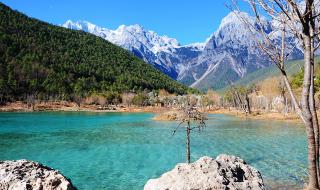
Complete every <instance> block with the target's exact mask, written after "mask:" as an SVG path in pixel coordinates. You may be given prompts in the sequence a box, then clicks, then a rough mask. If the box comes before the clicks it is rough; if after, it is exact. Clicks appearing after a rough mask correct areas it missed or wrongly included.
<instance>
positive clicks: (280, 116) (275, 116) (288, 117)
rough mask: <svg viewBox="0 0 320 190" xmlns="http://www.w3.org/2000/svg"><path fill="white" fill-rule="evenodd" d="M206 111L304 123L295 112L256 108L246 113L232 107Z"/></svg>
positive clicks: (248, 117)
mask: <svg viewBox="0 0 320 190" xmlns="http://www.w3.org/2000/svg"><path fill="white" fill-rule="evenodd" d="M206 113H209V114H226V115H232V116H235V117H237V118H241V119H252V120H274V121H285V122H293V123H302V121H300V118H299V117H298V116H297V115H296V114H295V113H288V114H287V115H284V114H283V113H279V112H263V111H260V110H259V111H257V110H254V111H253V112H252V114H250V115H246V114H245V113H243V112H240V111H237V110H234V109H230V110H229V109H218V110H211V111H207V112H206Z"/></svg>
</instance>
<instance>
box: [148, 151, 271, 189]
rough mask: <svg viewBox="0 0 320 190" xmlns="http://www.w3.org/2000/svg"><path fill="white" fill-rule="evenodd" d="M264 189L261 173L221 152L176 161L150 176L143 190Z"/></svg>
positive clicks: (238, 159)
mask: <svg viewBox="0 0 320 190" xmlns="http://www.w3.org/2000/svg"><path fill="white" fill-rule="evenodd" d="M218 189H219V190H250V189H251V190H264V189H265V187H264V184H263V180H262V177H261V174H260V172H259V171H258V170H256V169H254V168H253V167H251V166H250V165H248V164H246V162H245V161H243V160H242V159H240V158H238V157H235V156H229V155H224V154H221V155H219V156H218V157H217V158H216V159H215V160H214V159H213V158H210V157H207V156H205V157H202V158H200V159H199V160H198V161H196V162H194V163H192V164H178V165H176V167H175V168H174V169H173V170H171V171H169V172H167V173H165V174H163V175H162V176H161V177H160V178H157V179H150V180H149V181H148V182H147V184H146V185H145V186H144V190H218Z"/></svg>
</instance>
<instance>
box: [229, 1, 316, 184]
mask: <svg viewBox="0 0 320 190" xmlns="http://www.w3.org/2000/svg"><path fill="white" fill-rule="evenodd" d="M246 1H247V2H248V3H249V5H250V6H251V9H252V11H253V14H254V15H255V18H256V22H255V23H254V24H252V23H250V22H249V21H248V20H246V18H241V17H240V19H241V20H242V21H243V23H245V24H247V26H248V29H249V30H251V31H252V32H253V33H255V34H258V35H254V36H255V37H256V41H257V44H258V46H259V47H260V48H261V49H262V50H263V51H264V52H265V54H266V55H267V56H268V57H269V58H270V59H271V60H272V61H273V62H274V63H275V65H276V66H277V67H278V69H279V70H280V72H281V75H282V78H283V80H284V82H285V86H286V88H287V90H288V93H289V95H290V97H291V100H292V103H293V104H294V107H295V110H296V112H297V114H298V115H299V117H300V118H301V120H302V121H303V123H304V125H305V127H306V133H307V139H308V162H309V164H308V170H309V183H308V187H307V188H308V189H319V164H318V162H319V124H318V119H317V113H316V110H315V103H314V102H315V101H314V84H313V80H314V54H315V51H316V49H317V48H318V47H319V46H320V45H319V30H320V27H319V17H320V5H319V0H304V1H296V0H246ZM236 4H237V3H236V0H233V1H232V2H231V4H230V5H229V7H232V9H233V10H237V11H238V10H239V9H238V6H237V5H236ZM263 16H265V17H267V18H269V19H270V20H273V21H275V22H277V23H278V28H277V29H278V30H279V31H281V43H280V44H279V43H278V42H277V41H276V40H275V39H273V38H272V34H268V33H267V32H266V31H265V30H264V27H263V21H262V17H263ZM257 26H258V27H257ZM286 35H292V36H293V37H294V39H297V40H298V42H299V44H297V45H301V46H302V48H303V53H304V78H303V88H302V92H301V105H299V104H298V101H297V98H296V97H295V95H294V93H293V91H292V88H291V85H290V82H289V80H288V76H287V73H286V69H285V60H286V59H287V58H288V56H289V55H290V53H291V52H292V50H293V47H291V50H290V48H289V47H288V46H287V44H286V42H287V41H286Z"/></svg>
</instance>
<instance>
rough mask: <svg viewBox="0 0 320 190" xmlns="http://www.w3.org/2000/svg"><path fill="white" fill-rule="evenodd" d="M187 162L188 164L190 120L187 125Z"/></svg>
mask: <svg viewBox="0 0 320 190" xmlns="http://www.w3.org/2000/svg"><path fill="white" fill-rule="evenodd" d="M186 156H187V163H188V164H190V122H188V126H187V155H186Z"/></svg>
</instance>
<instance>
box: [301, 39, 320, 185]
mask: <svg viewBox="0 0 320 190" xmlns="http://www.w3.org/2000/svg"><path fill="white" fill-rule="evenodd" d="M303 41H304V78H303V88H302V96H301V109H302V114H303V117H304V119H305V127H306V133H307V139H308V162H309V167H308V169H309V184H308V189H312V190H313V189H319V184H318V174H317V173H318V168H317V156H316V152H317V151H316V142H315V134H314V129H313V122H312V114H311V111H310V106H309V105H310V104H309V93H310V83H311V82H310V79H311V38H310V36H309V35H306V34H305V35H304V36H303Z"/></svg>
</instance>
